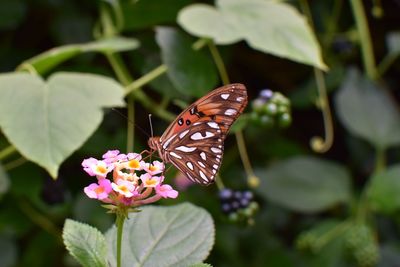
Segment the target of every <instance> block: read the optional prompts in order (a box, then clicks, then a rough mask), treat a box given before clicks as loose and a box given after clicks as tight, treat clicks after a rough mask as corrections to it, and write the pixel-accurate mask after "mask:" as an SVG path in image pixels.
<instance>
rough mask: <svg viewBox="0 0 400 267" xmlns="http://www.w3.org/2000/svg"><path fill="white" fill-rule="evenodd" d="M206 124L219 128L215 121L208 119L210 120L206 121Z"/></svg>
mask: <svg viewBox="0 0 400 267" xmlns="http://www.w3.org/2000/svg"><path fill="white" fill-rule="evenodd" d="M207 124H208V126H210V127H211V128H214V129H219V126H218V124H217V123H216V122H213V121H210V122H207Z"/></svg>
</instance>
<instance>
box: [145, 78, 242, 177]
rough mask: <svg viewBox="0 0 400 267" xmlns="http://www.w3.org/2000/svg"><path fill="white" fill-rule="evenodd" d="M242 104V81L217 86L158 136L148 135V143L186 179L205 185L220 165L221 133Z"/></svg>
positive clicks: (222, 136) (232, 120) (238, 114)
mask: <svg viewBox="0 0 400 267" xmlns="http://www.w3.org/2000/svg"><path fill="white" fill-rule="evenodd" d="M246 105H247V91H246V87H245V86H244V85H243V84H229V85H226V86H222V87H220V88H217V89H215V90H213V91H211V92H210V93H208V94H207V95H205V96H203V97H202V98H200V99H199V100H197V101H196V102H194V103H193V104H192V105H190V106H189V107H188V108H187V109H185V110H184V111H183V112H182V113H181V114H179V115H178V117H177V118H176V119H175V120H174V121H173V122H172V123H171V124H170V125H169V127H168V128H167V129H166V130H165V132H164V134H163V135H162V136H161V137H153V138H150V140H149V146H150V147H151V148H152V149H155V150H158V152H159V154H160V157H161V158H162V159H163V161H165V162H171V163H172V164H173V165H175V166H176V167H177V168H178V169H179V170H180V171H182V172H183V173H184V174H185V175H186V176H187V177H188V178H189V179H190V180H192V181H194V182H196V183H200V184H205V185H208V184H210V183H211V182H213V181H214V179H215V175H216V173H217V172H218V170H219V167H220V166H221V161H222V155H223V148H224V140H225V137H226V135H227V133H228V131H229V129H230V127H231V125H232V124H233V122H234V121H235V120H236V119H237V118H238V117H239V116H240V114H241V113H242V112H243V110H244V108H245V107H246Z"/></svg>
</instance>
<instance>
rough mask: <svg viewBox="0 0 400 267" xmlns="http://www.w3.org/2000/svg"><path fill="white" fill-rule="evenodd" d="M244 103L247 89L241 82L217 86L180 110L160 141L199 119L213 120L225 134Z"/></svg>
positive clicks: (243, 106)
mask: <svg viewBox="0 0 400 267" xmlns="http://www.w3.org/2000/svg"><path fill="white" fill-rule="evenodd" d="M246 105H247V91H246V87H245V86H244V85H243V84H240V83H235V84H229V85H225V86H222V87H219V88H217V89H215V90H213V91H211V92H210V93H208V94H207V95H205V96H203V97H202V98H200V99H199V100H197V101H196V102H194V103H193V104H192V105H190V106H189V107H188V108H187V109H185V110H184V111H182V113H181V114H179V115H178V117H177V118H176V119H175V120H174V121H173V122H172V123H171V124H170V126H169V127H168V128H167V129H166V130H165V132H164V134H163V135H162V136H161V138H160V142H161V143H163V142H165V141H166V140H167V139H168V138H169V137H171V136H173V135H174V134H177V133H180V132H182V131H184V130H186V129H188V128H189V127H191V126H192V125H193V124H194V123H196V122H199V121H215V122H217V123H218V125H219V126H220V128H221V129H220V130H221V132H222V134H227V132H228V131H229V128H230V126H231V125H232V123H233V122H234V121H235V120H236V119H237V117H239V115H240V114H241V113H242V112H243V109H244V108H245V107H246Z"/></svg>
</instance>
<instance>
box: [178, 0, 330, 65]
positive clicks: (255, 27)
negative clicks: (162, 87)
mask: <svg viewBox="0 0 400 267" xmlns="http://www.w3.org/2000/svg"><path fill="white" fill-rule="evenodd" d="M216 5H217V7H213V6H209V5H205V4H193V5H190V6H188V7H185V8H183V9H182V10H181V11H180V12H179V15H178V23H179V24H180V25H181V26H182V27H183V28H184V29H185V30H186V31H188V32H189V33H190V34H192V35H195V36H198V37H205V38H211V39H212V40H213V41H214V42H215V43H216V44H220V45H227V44H232V43H235V42H238V41H241V40H245V41H246V42H247V43H248V44H249V45H250V46H251V47H252V48H254V49H256V50H259V51H261V52H264V53H269V54H272V55H275V56H279V57H283V58H288V59H290V60H294V61H297V62H300V63H304V64H308V65H312V66H315V67H317V68H321V69H324V70H326V69H327V67H326V65H325V64H324V62H323V60H322V58H321V51H320V47H319V45H318V42H317V40H316V38H315V36H314V34H313V31H312V30H311V27H310V26H309V25H308V23H307V20H306V19H305V18H304V17H303V16H302V15H301V14H300V13H299V12H298V11H297V10H296V9H294V8H293V7H292V6H291V5H289V4H286V3H284V2H281V1H264V0H218V1H216Z"/></svg>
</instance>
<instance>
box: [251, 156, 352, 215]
mask: <svg viewBox="0 0 400 267" xmlns="http://www.w3.org/2000/svg"><path fill="white" fill-rule="evenodd" d="M258 176H259V177H261V185H260V187H259V189H258V190H259V191H260V193H261V194H263V195H264V196H265V197H266V198H268V199H269V200H271V201H274V202H276V203H278V204H280V205H282V206H285V207H287V208H289V209H292V210H295V211H300V212H319V211H323V210H325V209H327V208H329V207H331V206H333V205H335V204H338V203H343V202H348V201H349V200H350V197H351V190H350V177H349V174H348V173H347V171H346V169H345V168H343V167H342V166H340V165H338V164H336V163H333V162H330V161H325V160H321V159H317V158H314V157H305V156H299V157H295V158H291V159H289V160H286V161H283V162H280V163H277V164H276V165H274V166H272V167H271V168H269V169H266V170H260V171H259V172H258Z"/></svg>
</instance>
